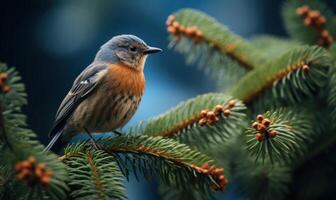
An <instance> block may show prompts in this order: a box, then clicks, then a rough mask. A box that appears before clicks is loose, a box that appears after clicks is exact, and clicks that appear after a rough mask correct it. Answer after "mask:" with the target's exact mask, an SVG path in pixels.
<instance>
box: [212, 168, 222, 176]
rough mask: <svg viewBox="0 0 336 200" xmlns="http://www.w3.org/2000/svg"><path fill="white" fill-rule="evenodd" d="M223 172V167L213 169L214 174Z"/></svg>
mask: <svg viewBox="0 0 336 200" xmlns="http://www.w3.org/2000/svg"><path fill="white" fill-rule="evenodd" d="M223 173H224V169H223V168H217V169H215V171H214V174H216V175H220V174H223Z"/></svg>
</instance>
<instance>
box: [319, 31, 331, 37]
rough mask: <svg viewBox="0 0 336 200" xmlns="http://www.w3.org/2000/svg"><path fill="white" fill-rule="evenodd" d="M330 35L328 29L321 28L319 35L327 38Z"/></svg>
mask: <svg viewBox="0 0 336 200" xmlns="http://www.w3.org/2000/svg"><path fill="white" fill-rule="evenodd" d="M329 36H330V34H329V31H327V30H323V31H322V33H321V37H322V38H328V37H329Z"/></svg>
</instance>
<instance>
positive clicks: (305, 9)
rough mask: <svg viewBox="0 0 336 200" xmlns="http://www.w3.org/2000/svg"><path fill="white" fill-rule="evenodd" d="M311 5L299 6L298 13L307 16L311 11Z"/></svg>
mask: <svg viewBox="0 0 336 200" xmlns="http://www.w3.org/2000/svg"><path fill="white" fill-rule="evenodd" d="M309 10H310V9H309V7H308V6H301V7H299V8H297V9H296V14H297V15H300V16H305V15H307V14H308V12H309Z"/></svg>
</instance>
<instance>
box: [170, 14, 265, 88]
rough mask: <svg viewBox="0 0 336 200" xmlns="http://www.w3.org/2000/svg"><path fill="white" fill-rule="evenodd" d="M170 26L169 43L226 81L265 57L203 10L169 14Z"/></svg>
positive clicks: (234, 78)
mask: <svg viewBox="0 0 336 200" xmlns="http://www.w3.org/2000/svg"><path fill="white" fill-rule="evenodd" d="M167 30H168V32H169V33H170V34H171V37H170V41H171V42H170V47H173V48H174V49H175V50H177V51H178V52H180V53H182V54H184V55H185V56H186V57H187V62H188V63H190V64H192V63H198V64H199V66H200V67H201V68H203V69H204V70H205V71H206V72H208V73H210V74H211V75H212V76H214V77H215V78H216V79H218V80H220V81H223V78H224V77H225V78H226V79H227V81H226V82H225V83H226V84H232V83H233V82H235V81H236V80H237V79H238V78H240V77H241V76H242V75H243V74H245V72H246V71H248V70H251V69H254V68H257V67H258V66H260V65H261V64H262V63H263V62H264V60H265V58H263V56H262V54H261V53H259V51H258V49H256V48H255V47H253V46H252V45H251V44H250V43H248V42H247V41H244V40H243V39H242V38H241V37H239V36H237V35H235V34H234V33H232V32H231V31H230V30H229V29H228V28H226V27H225V26H223V25H222V24H220V23H219V22H218V21H216V20H215V19H214V18H211V17H209V16H207V15H206V14H204V13H202V12H200V11H196V10H192V9H183V10H180V11H178V12H176V13H174V14H173V15H171V16H169V17H168V20H167ZM221 83H222V84H223V82H221ZM222 86H224V85H222Z"/></svg>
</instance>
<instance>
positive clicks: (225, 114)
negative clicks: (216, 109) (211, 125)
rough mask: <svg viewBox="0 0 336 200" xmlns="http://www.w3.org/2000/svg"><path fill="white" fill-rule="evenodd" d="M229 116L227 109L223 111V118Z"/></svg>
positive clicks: (229, 112)
mask: <svg viewBox="0 0 336 200" xmlns="http://www.w3.org/2000/svg"><path fill="white" fill-rule="evenodd" d="M230 114H231V111H230V110H229V109H225V110H224V116H225V117H228V116H230Z"/></svg>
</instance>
